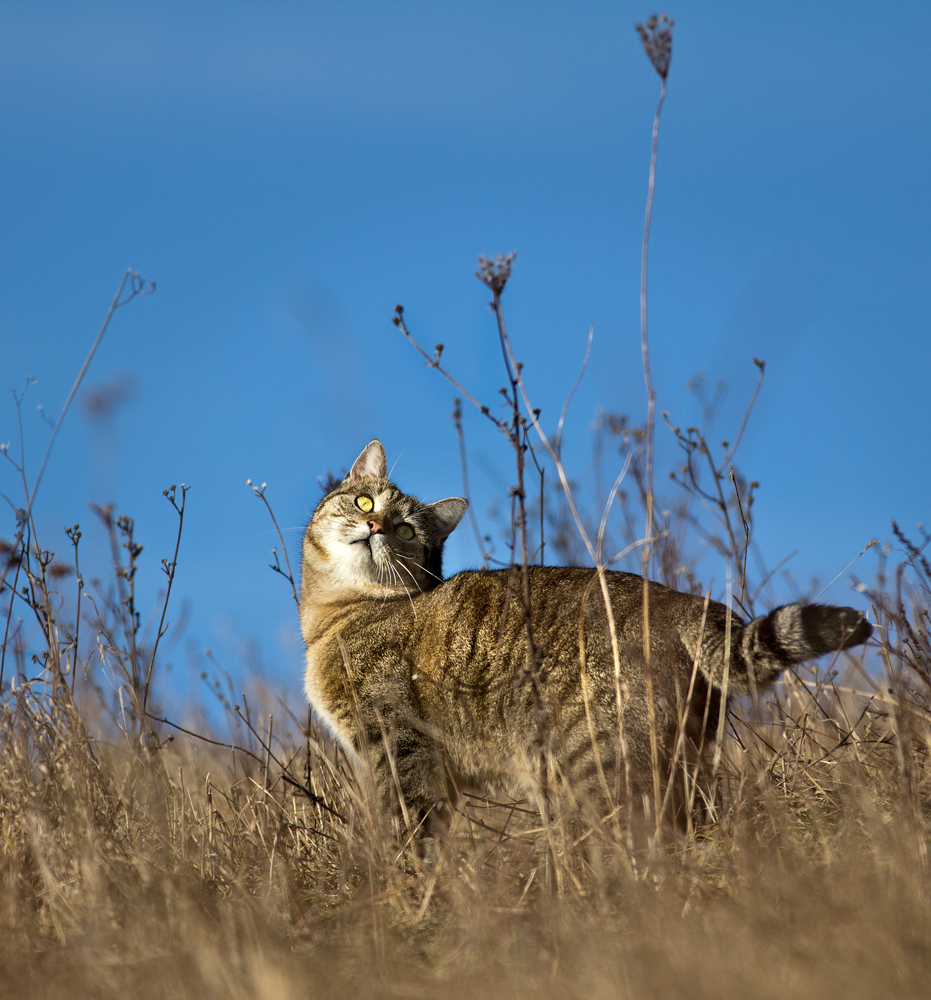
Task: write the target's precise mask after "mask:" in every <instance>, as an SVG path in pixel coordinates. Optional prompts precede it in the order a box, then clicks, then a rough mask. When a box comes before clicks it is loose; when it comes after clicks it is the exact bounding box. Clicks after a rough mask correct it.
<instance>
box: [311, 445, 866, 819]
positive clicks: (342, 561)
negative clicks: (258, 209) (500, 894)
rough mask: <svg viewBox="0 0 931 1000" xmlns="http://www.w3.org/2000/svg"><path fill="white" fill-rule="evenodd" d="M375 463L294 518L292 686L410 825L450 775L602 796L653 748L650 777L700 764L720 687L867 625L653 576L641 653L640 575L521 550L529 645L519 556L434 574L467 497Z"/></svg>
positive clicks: (608, 805) (374, 455) (590, 798)
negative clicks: (749, 612)
mask: <svg viewBox="0 0 931 1000" xmlns="http://www.w3.org/2000/svg"><path fill="white" fill-rule="evenodd" d="M385 470H386V463H385V456H384V450H383V449H382V447H381V445H380V444H379V443H378V442H377V441H373V442H372V443H371V444H370V445H369V446H368V447H367V448H366V449H365V451H363V453H362V455H360V457H359V459H358V460H357V461H356V463H355V464H354V465H353V468H352V470H351V471H350V473H349V475H348V476H347V477H346V479H345V480H344V481H343V483H342V484H341V485H340V486H339V487H338V488H337V489H336V490H334V491H333V492H331V493H329V494H328V495H327V496H326V497H324V498H323V500H322V501H321V502H320V504H319V505H318V507H317V510H316V511H315V512H314V516H313V519H312V520H311V522H310V524H309V525H308V528H307V531H306V534H305V538H304V559H303V570H302V587H301V628H302V632H303V636H304V640H305V643H306V647H307V671H306V676H305V688H306V691H307V695H308V698H309V700H310V703H311V705H312V706H313V708H314V710H315V711H316V713H317V714H318V716H319V717H320V718H321V719H322V720H323V721H324V722H325V723H326V724H327V726H328V727H329V729H330V730H331V731H332V732H333V734H334V735H335V736H336V737H337V738H338V739H339V740H340V742H341V743H342V745H343V746H344V748H345V749H346V751H347V753H348V754H349V755H350V756H351V757H352V758H354V759H356V760H359V759H367V760H368V762H369V764H370V765H371V766H372V767H373V769H374V773H375V775H376V778H377V781H378V784H379V786H380V789H381V794H382V795H383V796H384V797H385V799H386V800H388V801H391V802H394V804H395V808H396V809H397V810H398V813H399V814H401V813H403V814H404V815H406V816H407V817H408V819H409V820H410V821H411V822H412V823H415V822H416V821H417V820H418V818H420V817H423V816H429V817H430V823H431V824H432V825H433V826H434V827H436V826H437V825H439V826H440V827H442V825H443V822H444V821H445V820H444V817H445V814H446V813H447V811H448V803H449V801H450V799H452V798H455V796H456V794H457V793H458V792H459V791H461V790H462V789H463V788H478V789H481V790H483V791H494V790H504V791H507V792H509V793H512V794H515V795H529V796H531V797H533V798H536V799H537V801H538V802H539V803H540V805H541V807H545V806H546V802H545V801H544V799H545V798H546V797H547V796H548V795H549V794H550V793H551V791H553V790H555V789H560V790H562V792H564V793H565V794H566V795H568V796H569V798H570V799H571V800H572V801H574V802H576V803H580V804H581V803H589V804H592V805H593V806H594V807H595V808H596V809H597V810H598V811H599V812H601V813H604V812H607V811H610V810H611V809H612V808H613V807H614V806H615V805H616V804H617V803H618V802H622V801H625V800H628V799H629V800H631V801H633V802H636V801H637V800H638V798H639V797H640V796H641V794H642V793H644V792H646V791H648V790H650V789H652V788H653V787H654V785H653V762H654V760H655V762H656V764H657V766H658V767H659V769H660V778H661V785H665V783H666V780H667V779H668V777H669V775H670V773H671V772H672V770H673V765H674V763H675V760H676V759H677V754H678V753H679V752H680V751H683V748H684V752H685V756H686V757H687V758H689V759H692V760H696V761H697V759H698V756H699V755H700V753H701V750H702V748H703V747H707V746H708V745H710V743H711V742H713V739H714V736H715V733H716V730H717V725H718V721H719V718H720V712H721V708H722V704H723V702H724V700H725V699H726V698H727V697H729V696H731V695H734V694H751V695H752V694H754V693H755V692H757V691H759V690H760V689H762V688H764V687H765V686H766V685H767V684H769V683H771V682H772V681H773V680H774V679H775V678H776V677H777V676H778V675H779V674H780V672H781V671H782V670H784V669H785V668H786V667H787V666H789V665H791V664H793V663H799V662H801V661H803V660H806V659H809V658H811V657H815V656H820V655H822V654H824V653H828V652H832V651H835V650H840V649H846V648H849V647H851V646H855V645H858V644H860V643H862V642H864V641H866V639H867V638H868V637H869V635H870V631H871V629H870V625H869V624H868V623H867V622H866V621H865V619H864V618H863V617H862V616H861V615H860V614H859V612H857V611H854V610H853V609H850V608H834V607H828V606H824V605H797V604H795V605H787V606H785V607H781V608H777V609H776V610H774V611H772V612H770V613H769V614H768V615H765V616H763V617H761V618H757V619H754V620H753V621H751V622H749V623H745V622H744V621H743V620H742V619H741V618H739V617H738V616H737V615H734V614H732V613H731V612H729V611H728V610H727V608H725V607H724V606H723V605H721V604H718V603H716V602H713V601H711V602H705V601H703V600H702V599H701V598H697V597H694V596H691V595H687V594H680V593H678V592H676V591H672V590H669V589H668V588H666V587H663V586H661V585H659V584H656V583H650V584H649V585H648V588H649V635H650V644H649V645H650V659H649V662H647V660H646V658H645V654H644V641H643V639H644V627H645V626H644V613H643V606H644V601H643V598H644V584H643V580H642V579H641V578H640V577H639V576H634V575H631V574H627V573H614V572H609V573H606V574H604V586H602V581H601V579H600V578H599V576H598V574H597V573H596V572H595V571H594V570H591V569H581V568H557V567H546V568H544V567H531V568H530V570H529V581H528V582H529V592H530V608H529V612H530V614H529V618H530V631H531V633H532V636H533V648H534V652H535V660H534V659H533V658H532V657H531V656H530V654H529V649H530V646H529V643H528V622H527V614H526V613H525V609H524V604H523V601H522V599H521V596H520V595H521V593H522V581H521V575H520V571H519V570H497V571H473V572H465V573H458V574H456V575H455V576H453V577H451V578H450V579H448V580H445V581H441V580H440V575H441V574H440V565H441V554H442V546H443V542H444V540H445V538H446V537H447V535H448V534H449V532H450V531H452V530H453V528H454V527H455V526H456V524H457V523H458V521H459V519H460V518H461V517H462V515H463V513H464V511H465V507H466V505H465V501H464V500H461V499H459V498H449V499H447V500H441V501H438V502H437V503H435V504H430V505H424V504H420V503H419V502H418V501H416V500H415V499H414V498H413V497H410V496H409V495H407V494H403V493H401V491H400V490H398V489H397V487H395V486H394V485H393V484H391V483H390V482H388V480H387V478H386V471H385ZM360 497H361V498H362V499H361V500H360V499H359V498H360ZM370 502H371V507H370V509H368V510H363V509H362V508H363V507H366V508H368V507H369V504H370ZM360 505H361V506H360ZM408 535H412V536H413V537H407V536H408ZM612 624H613V628H612ZM680 736H681V738H680Z"/></svg>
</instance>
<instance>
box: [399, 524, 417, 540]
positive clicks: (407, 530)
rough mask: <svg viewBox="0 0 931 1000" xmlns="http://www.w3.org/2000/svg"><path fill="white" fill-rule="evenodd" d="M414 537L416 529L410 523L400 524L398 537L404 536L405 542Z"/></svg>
mask: <svg viewBox="0 0 931 1000" xmlns="http://www.w3.org/2000/svg"><path fill="white" fill-rule="evenodd" d="M413 537H414V529H413V528H412V527H411V526H410V525H409V524H402V525H399V526H398V538H403V539H404V541H405V542H409V541H410V540H411V539H412V538H413Z"/></svg>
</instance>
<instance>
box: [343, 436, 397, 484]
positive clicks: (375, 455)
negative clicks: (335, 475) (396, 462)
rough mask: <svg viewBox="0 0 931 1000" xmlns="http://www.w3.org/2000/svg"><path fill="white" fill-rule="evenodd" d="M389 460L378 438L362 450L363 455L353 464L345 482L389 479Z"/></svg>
mask: <svg viewBox="0 0 931 1000" xmlns="http://www.w3.org/2000/svg"><path fill="white" fill-rule="evenodd" d="M387 478H388V459H387V458H385V449H384V448H383V447H382V445H381V441H379V440H378V439H377V438H376V439H375V440H374V441H369V443H368V444H367V445H366V446H365V447H364V448H363V449H362V454H361V455H360V456H359V457H358V458H357V459H356V460H355V461H354V462H353V463H352V468H351V469H350V470H349V472H348V473H347V474H346V478H345V479H344V480H343V482H344V483H347V482H361V481H362V480H363V479H387Z"/></svg>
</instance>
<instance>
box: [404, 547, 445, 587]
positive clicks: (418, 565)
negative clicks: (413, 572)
mask: <svg viewBox="0 0 931 1000" xmlns="http://www.w3.org/2000/svg"><path fill="white" fill-rule="evenodd" d="M395 555H396V556H397V557H398V559H403V560H404V561H405V562H410V563H413V564H414V566H415V567H416V568H417V569H422V570H423V571H424V573H426V574H427V576H432V577H433V579H434V580H436V581H438V582H439V583H442V582H443V577H441V576H437V575H436V573H431V572H430V570H428V569H427V567H426V566H424V564H423V563H422V562H417V560H416V559H415V558H414V557H413V556H402V555H401V553H400V552H395Z"/></svg>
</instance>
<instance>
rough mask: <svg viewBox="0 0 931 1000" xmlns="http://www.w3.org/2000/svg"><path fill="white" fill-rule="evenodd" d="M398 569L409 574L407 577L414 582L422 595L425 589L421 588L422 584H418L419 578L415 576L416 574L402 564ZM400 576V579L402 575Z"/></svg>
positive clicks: (399, 564)
mask: <svg viewBox="0 0 931 1000" xmlns="http://www.w3.org/2000/svg"><path fill="white" fill-rule="evenodd" d="M395 555H398V553H395ZM402 558H403V557H402ZM398 568H400V569H403V570H404V572H405V573H407V575H408V576H409V577H410V578H411V579H412V580H413V581H414V586H415V587H416V588H417V590H418V591H419V592H420V593H423V587H421V586H420V584H419V583H418V582H417V577H416V576H414V574H413V573H412V572H411V571H410V570H409V569H408V568H407V567H406V566H405V565H403V564H402V563H398ZM398 576H399V577H400V574H398ZM404 589H405V590H406V589H407V588H406V587H405V588H404Z"/></svg>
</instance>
